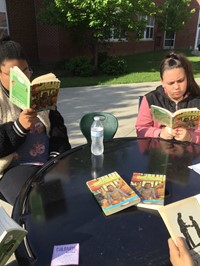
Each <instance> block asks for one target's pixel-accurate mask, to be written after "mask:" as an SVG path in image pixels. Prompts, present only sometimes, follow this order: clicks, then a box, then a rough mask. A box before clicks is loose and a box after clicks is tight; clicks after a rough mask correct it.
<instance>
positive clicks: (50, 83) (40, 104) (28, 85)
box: [9, 66, 60, 112]
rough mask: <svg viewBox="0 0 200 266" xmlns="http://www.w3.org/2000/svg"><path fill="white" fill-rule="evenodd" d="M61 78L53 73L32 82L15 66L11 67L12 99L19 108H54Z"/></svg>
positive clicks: (40, 109) (38, 109) (39, 109)
mask: <svg viewBox="0 0 200 266" xmlns="http://www.w3.org/2000/svg"><path fill="white" fill-rule="evenodd" d="M59 88H60V80H59V79H57V78H56V76H55V75H54V74H53V73H48V74H46V75H42V76H39V77H37V78H35V79H34V80H33V81H32V82H30V81H29V79H28V78H27V76H26V75H25V74H24V73H23V72H22V71H21V69H19V68H18V67H17V66H14V67H13V68H11V69H10V92H9V94H10V96H9V97H10V101H11V102H12V103H14V104H15V105H17V106H18V107H19V108H21V109H22V110H23V109H26V108H33V109H35V110H36V111H38V112H39V111H42V110H47V109H51V108H53V107H54V106H55V105H56V103H57V98H58V92H59Z"/></svg>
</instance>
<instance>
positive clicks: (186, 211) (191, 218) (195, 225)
mask: <svg viewBox="0 0 200 266" xmlns="http://www.w3.org/2000/svg"><path fill="white" fill-rule="evenodd" d="M158 211H159V213H160V215H161V217H162V219H163V221H164V222H165V225H166V227H167V229H168V231H169V233H170V235H171V237H172V239H173V240H174V241H175V243H176V239H175V238H176V237H177V236H181V237H184V238H185V240H186V243H187V245H188V248H189V250H190V253H191V255H192V257H193V259H194V260H196V261H197V262H198V263H197V265H199V263H200V194H198V195H196V196H193V197H189V198H186V199H183V200H180V201H177V202H174V203H171V204H168V205H166V206H163V207H161V208H160V209H159V210H158Z"/></svg>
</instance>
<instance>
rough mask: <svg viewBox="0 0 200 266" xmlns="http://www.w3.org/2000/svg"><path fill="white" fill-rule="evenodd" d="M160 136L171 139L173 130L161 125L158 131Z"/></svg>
mask: <svg viewBox="0 0 200 266" xmlns="http://www.w3.org/2000/svg"><path fill="white" fill-rule="evenodd" d="M160 138H162V139H168V140H170V139H173V138H174V132H173V130H172V129H171V128H169V127H163V128H162V129H161V132H160Z"/></svg>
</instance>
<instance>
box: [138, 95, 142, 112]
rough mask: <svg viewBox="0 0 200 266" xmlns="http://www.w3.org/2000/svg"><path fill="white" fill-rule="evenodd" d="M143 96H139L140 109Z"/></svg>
mask: <svg viewBox="0 0 200 266" xmlns="http://www.w3.org/2000/svg"><path fill="white" fill-rule="evenodd" d="M142 98H143V96H139V97H138V110H139V109H140V105H141V102H142Z"/></svg>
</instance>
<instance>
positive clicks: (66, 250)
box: [51, 243, 79, 266]
mask: <svg viewBox="0 0 200 266" xmlns="http://www.w3.org/2000/svg"><path fill="white" fill-rule="evenodd" d="M78 264H79V244H77V243H76V244H68V245H59V246H54V249H53V256H52V260H51V266H65V265H78Z"/></svg>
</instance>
